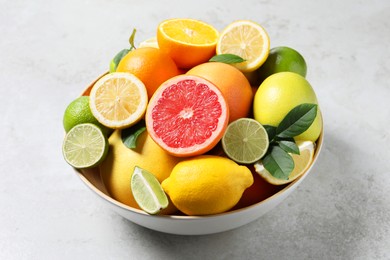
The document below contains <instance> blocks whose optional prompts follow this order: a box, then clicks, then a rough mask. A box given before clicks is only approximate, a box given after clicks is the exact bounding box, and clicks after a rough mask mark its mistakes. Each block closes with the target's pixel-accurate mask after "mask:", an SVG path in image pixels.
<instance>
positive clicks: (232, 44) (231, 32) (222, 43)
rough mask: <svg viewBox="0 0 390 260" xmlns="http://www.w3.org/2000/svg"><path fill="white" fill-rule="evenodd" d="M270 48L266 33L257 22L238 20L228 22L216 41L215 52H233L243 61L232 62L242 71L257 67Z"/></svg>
mask: <svg viewBox="0 0 390 260" xmlns="http://www.w3.org/2000/svg"><path fill="white" fill-rule="evenodd" d="M269 50H270V40H269V36H268V33H267V32H266V31H265V29H264V28H263V27H262V26H261V25H259V24H258V23H255V22H252V21H249V20H239V21H235V22H233V23H231V24H229V25H228V26H227V27H226V28H225V29H224V30H223V31H222V32H221V33H220V36H219V39H218V42H217V47H216V52H217V54H235V55H238V56H240V57H241V58H243V59H244V60H245V61H244V62H240V63H234V64H232V65H233V66H235V67H236V68H238V69H239V70H241V71H243V72H251V71H254V70H256V69H258V68H259V67H260V66H261V65H262V64H263V63H264V62H265V60H266V59H267V57H268V53H269Z"/></svg>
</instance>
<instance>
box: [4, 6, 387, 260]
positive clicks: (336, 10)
mask: <svg viewBox="0 0 390 260" xmlns="http://www.w3.org/2000/svg"><path fill="white" fill-rule="evenodd" d="M389 15H390V2H389V1H386V0H382V1H381V0H374V1H363V0H361V1H352V0H346V1H338V0H331V1H309V0H300V1H288V0H284V1H270V0H260V1H259V0H258V1H255V0H253V1H233V0H231V1H227V0H225V1H217V0H207V1H202V0H198V1H192V2H185V1H178V0H175V1H146V0H145V1H139V0H138V1H125V0H112V1H103V0H97V1H92V0H90V1H86V0H70V1H64V0H62V1H59V0H54V1H48V0H47V1H45V0H34V1H22V0H13V1H5V0H0V114H1V116H0V122H1V125H0V151H1V156H0V174H1V178H0V210H1V211H0V259H184V258H186V259H389V258H390V196H389V192H390V166H389V159H390V157H389V154H390V153H389V145H390V131H389V127H390V124H389V120H390V108H389V100H390V86H389V85H390V84H389V82H390V79H389V74H390V62H389V61H390V51H389V43H390V19H389ZM174 17H191V18H195V19H201V20H204V21H206V22H208V23H211V24H213V25H214V26H215V27H216V28H217V29H223V28H224V27H225V26H226V25H227V24H229V23H230V22H232V21H234V20H237V19H251V20H254V21H256V22H259V23H260V24H262V25H263V26H264V27H265V28H266V30H267V31H268V33H269V35H270V38H271V46H272V47H275V46H280V45H286V46H290V47H293V48H295V49H297V50H299V51H300V52H301V53H302V54H303V55H304V57H305V58H306V61H307V63H308V75H307V79H308V80H309V81H310V83H311V84H312V86H313V88H314V89H315V91H316V93H317V96H318V99H319V102H320V106H321V109H322V112H323V116H324V122H325V145H324V147H323V150H322V153H321V155H320V158H319V160H318V161H317V164H316V165H315V167H314V168H313V171H312V172H311V174H310V175H309V176H308V177H307V178H306V179H305V181H304V182H303V183H302V184H301V186H299V187H298V189H297V190H296V191H295V192H294V193H293V194H292V195H291V196H290V197H289V198H288V199H287V200H286V201H284V202H283V203H282V204H281V205H280V206H278V207H277V208H275V209H274V210H272V211H271V212H269V213H268V214H266V215H265V216H263V217H262V218H260V219H258V220H256V221H254V222H252V223H250V224H248V225H246V226H243V227H241V228H239V229H236V230H233V231H229V232H224V233H220V234H215V235H208V236H176V235H168V234H164V233H158V232H155V231H151V230H148V229H145V228H143V227H140V226H137V225H135V224H133V223H131V222H129V221H127V220H125V219H123V218H122V217H120V216H119V215H117V214H115V213H114V212H112V211H111V210H110V209H108V208H106V207H105V206H104V205H103V204H102V203H101V202H100V201H99V200H97V198H96V197H95V195H94V194H93V193H92V192H91V191H90V190H89V189H88V188H87V187H86V186H85V185H84V184H83V183H82V182H81V181H80V180H79V178H78V177H77V176H76V175H75V174H74V172H73V171H72V169H71V168H70V166H68V165H67V164H66V163H65V161H64V160H63V158H62V154H61V145H62V140H63V135H64V133H63V128H62V116H63V112H64V109H65V107H66V106H67V104H68V103H69V102H70V101H72V100H73V99H74V98H75V97H77V96H78V95H79V94H80V93H81V91H82V90H83V89H84V87H86V86H87V85H88V84H89V83H90V82H92V81H93V80H94V79H95V78H96V77H97V76H99V75H100V74H102V73H103V72H105V71H106V70H107V69H108V65H109V61H110V60H111V58H112V57H113V56H114V55H115V54H116V53H117V52H118V51H119V50H121V49H123V48H126V47H127V40H128V37H129V35H130V33H131V31H132V29H133V28H137V29H138V32H137V36H136V42H137V43H139V42H140V41H142V40H144V39H146V38H149V37H151V36H153V35H154V34H155V31H156V27H157V24H158V23H159V22H161V21H162V20H164V19H167V18H174Z"/></svg>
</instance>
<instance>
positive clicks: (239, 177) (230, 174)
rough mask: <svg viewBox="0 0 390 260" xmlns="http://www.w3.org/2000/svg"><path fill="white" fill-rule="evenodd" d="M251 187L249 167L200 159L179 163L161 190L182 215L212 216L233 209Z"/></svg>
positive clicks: (209, 157)
mask: <svg viewBox="0 0 390 260" xmlns="http://www.w3.org/2000/svg"><path fill="white" fill-rule="evenodd" d="M252 183H253V176H252V173H251V171H250V170H249V169H248V168H247V167H246V166H240V165H238V164H236V163H235V162H234V161H232V160H230V159H228V158H224V157H220V156H213V155H201V156H197V157H193V158H191V159H187V160H185V161H181V162H179V163H178V164H177V165H176V166H175V167H174V168H173V170H172V173H171V175H170V176H169V177H168V178H167V179H166V180H164V181H163V183H162V187H163V189H164V190H165V192H166V193H167V194H168V195H169V197H170V199H171V200H172V202H173V204H174V205H175V206H176V207H177V208H178V209H179V210H180V211H182V212H183V213H185V214H187V215H209V214H217V213H221V212H225V211H227V210H229V209H231V208H232V207H233V206H235V205H236V204H237V202H238V201H239V200H240V198H241V196H242V193H243V192H244V190H245V189H246V188H248V187H249V186H251V185H252Z"/></svg>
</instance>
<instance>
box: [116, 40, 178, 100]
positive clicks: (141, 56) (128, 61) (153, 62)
mask: <svg viewBox="0 0 390 260" xmlns="http://www.w3.org/2000/svg"><path fill="white" fill-rule="evenodd" d="M116 71H117V72H128V73H132V74H134V75H135V76H136V77H137V78H139V79H140V80H141V81H142V82H143V83H144V84H145V87H146V89H147V92H148V98H151V97H152V95H153V93H154V92H155V91H156V89H157V88H158V87H159V86H160V85H161V84H162V83H163V82H164V81H166V80H168V79H169V78H172V77H174V76H176V75H179V74H180V72H179V70H178V68H177V66H176V64H175V62H174V61H173V60H172V59H171V57H170V56H169V55H168V54H167V53H165V52H164V51H161V50H160V49H157V48H152V47H145V48H138V49H135V50H132V51H130V52H129V53H128V54H127V55H126V56H125V57H123V59H122V60H121V61H120V62H119V64H118V67H117V69H116Z"/></svg>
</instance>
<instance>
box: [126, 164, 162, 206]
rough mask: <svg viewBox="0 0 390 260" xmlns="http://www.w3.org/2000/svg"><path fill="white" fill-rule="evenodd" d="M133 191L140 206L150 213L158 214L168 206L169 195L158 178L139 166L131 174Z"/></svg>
mask: <svg viewBox="0 0 390 260" xmlns="http://www.w3.org/2000/svg"><path fill="white" fill-rule="evenodd" d="M131 192H132V193H133V196H134V199H135V201H136V202H137V204H138V206H139V207H140V208H141V209H143V210H144V211H145V212H147V213H149V214H157V213H159V212H160V211H161V210H163V209H165V208H166V207H168V203H169V201H168V197H167V195H166V194H165V192H164V190H163V189H162V187H161V184H160V183H159V182H158V180H157V178H156V177H155V176H154V175H153V174H152V173H150V172H148V171H147V170H144V169H142V168H140V167H138V166H135V167H134V171H133V175H132V176H131Z"/></svg>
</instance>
